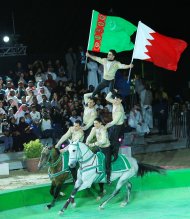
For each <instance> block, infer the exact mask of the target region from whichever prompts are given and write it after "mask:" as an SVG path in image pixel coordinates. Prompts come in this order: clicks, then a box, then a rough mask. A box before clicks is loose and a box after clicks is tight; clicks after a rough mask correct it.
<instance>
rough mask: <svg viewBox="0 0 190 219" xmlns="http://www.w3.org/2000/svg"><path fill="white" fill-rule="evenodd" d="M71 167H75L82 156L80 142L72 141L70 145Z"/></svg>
mask: <svg viewBox="0 0 190 219" xmlns="http://www.w3.org/2000/svg"><path fill="white" fill-rule="evenodd" d="M68 151H69V163H68V165H69V167H70V168H74V167H75V166H76V164H77V162H78V160H79V159H80V157H81V153H80V148H79V142H73V143H72V142H70V144H69V147H68Z"/></svg>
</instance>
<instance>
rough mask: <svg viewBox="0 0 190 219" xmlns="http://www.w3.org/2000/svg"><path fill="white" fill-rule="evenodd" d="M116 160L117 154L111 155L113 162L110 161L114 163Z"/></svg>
mask: <svg viewBox="0 0 190 219" xmlns="http://www.w3.org/2000/svg"><path fill="white" fill-rule="evenodd" d="M117 158H118V154H113V160H112V162H114V161H116V160H117Z"/></svg>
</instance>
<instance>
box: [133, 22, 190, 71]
mask: <svg viewBox="0 0 190 219" xmlns="http://www.w3.org/2000/svg"><path fill="white" fill-rule="evenodd" d="M186 47H187V43H186V42H185V41H183V40H181V39H176V38H172V37H168V36H164V35H162V34H159V33H157V32H155V31H154V30H152V29H151V28H149V27H148V26H146V25H145V24H143V23H142V22H141V21H139V24H138V27H137V33H136V39H135V46H134V50H133V56H132V59H141V60H146V61H150V62H153V63H154V65H156V66H159V67H162V68H166V69H168V70H173V71H176V70H177V63H178V61H179V59H180V56H181V54H182V52H183V51H184V50H185V48H186Z"/></svg>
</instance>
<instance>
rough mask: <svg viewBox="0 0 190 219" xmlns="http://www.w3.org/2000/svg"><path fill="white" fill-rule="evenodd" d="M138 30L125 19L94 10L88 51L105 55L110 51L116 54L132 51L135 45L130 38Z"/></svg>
mask: <svg viewBox="0 0 190 219" xmlns="http://www.w3.org/2000/svg"><path fill="white" fill-rule="evenodd" d="M136 30H137V27H136V26H135V25H133V24H132V23H130V22H129V21H127V20H125V19H123V18H120V17H115V16H106V15H103V14H100V13H99V12H97V11H94V10H93V12H92V20H91V28H90V34H89V40H88V48H87V50H90V51H94V52H105V53H107V52H108V51H109V50H110V49H115V50H116V52H122V51H129V50H132V49H133V47H134V45H133V43H132V42H131V38H130V36H131V35H132V34H133V33H134V32H135V31H136Z"/></svg>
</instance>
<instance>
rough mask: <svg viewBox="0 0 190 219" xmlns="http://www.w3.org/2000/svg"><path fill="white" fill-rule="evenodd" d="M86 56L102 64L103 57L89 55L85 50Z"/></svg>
mask: <svg viewBox="0 0 190 219" xmlns="http://www.w3.org/2000/svg"><path fill="white" fill-rule="evenodd" d="M86 57H89V58H91V59H93V60H94V61H96V62H98V63H100V64H103V59H102V58H100V57H97V56H93V55H90V53H89V52H86Z"/></svg>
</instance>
